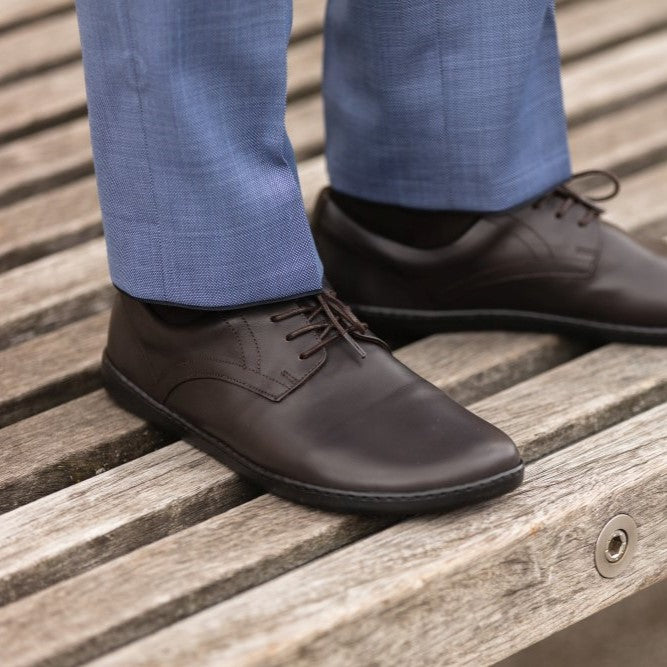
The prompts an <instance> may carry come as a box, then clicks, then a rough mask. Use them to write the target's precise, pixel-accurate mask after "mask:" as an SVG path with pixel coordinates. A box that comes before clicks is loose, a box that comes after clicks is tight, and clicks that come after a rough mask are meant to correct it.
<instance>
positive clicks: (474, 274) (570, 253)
mask: <svg viewBox="0 0 667 667" xmlns="http://www.w3.org/2000/svg"><path fill="white" fill-rule="evenodd" d="M569 199H570V198H569V197H568V194H567V190H566V189H559V190H557V191H555V192H554V193H552V194H551V195H549V196H546V197H544V198H543V199H542V200H541V201H540V202H538V203H536V204H534V205H526V206H523V207H521V208H518V209H517V210H514V211H510V212H507V213H503V214H497V215H496V214H494V215H486V216H484V217H483V218H481V219H480V220H479V221H478V222H476V223H475V224H474V225H473V226H472V227H471V228H470V229H469V230H468V231H467V232H466V233H465V234H464V235H463V236H462V237H461V238H459V239H458V240H457V241H455V242H453V243H451V244H448V245H444V246H442V247H438V248H434V249H419V248H413V247H410V246H406V245H402V244H399V243H396V242H394V241H392V240H390V239H387V238H384V237H382V236H379V235H376V234H372V233H370V232H369V231H367V230H366V229H364V228H363V227H361V226H360V225H358V224H357V223H356V222H355V221H354V220H352V219H350V218H349V217H348V216H347V215H345V213H343V211H341V210H340V208H338V207H337V206H336V205H335V203H334V202H333V201H332V200H331V198H330V197H329V193H328V191H327V190H325V191H324V192H323V193H322V195H321V197H320V200H319V203H318V206H317V209H316V215H315V221H314V232H315V238H316V241H317V245H318V249H319V251H320V255H321V257H322V259H323V262H324V265H325V268H326V271H327V274H328V276H329V279H330V280H331V282H332V284H333V285H334V286H335V288H336V289H337V290H338V291H339V292H340V294H341V295H342V296H343V298H345V299H346V300H347V301H348V302H350V303H351V304H357V305H372V306H383V307H388V308H405V309H424V310H437V311H445V310H466V309H487V310H489V309H511V310H516V311H530V312H536V313H550V314H553V315H560V316H566V317H576V318H584V319H586V320H594V321H599V322H605V323H612V324H616V323H618V324H624V325H631V326H642V327H667V250H666V249H665V248H664V247H663V248H651V247H649V246H647V245H644V244H642V243H640V242H638V241H637V240H635V239H633V238H632V237H630V236H628V235H627V234H625V233H624V232H622V231H621V230H620V229H618V228H616V227H614V226H612V225H610V224H608V223H607V222H605V221H604V220H602V219H600V217H599V215H598V211H597V210H595V207H594V206H593V207H592V208H591V206H589V205H587V204H586V202H585V201H583V200H582V199H579V198H576V197H575V198H574V199H572V200H570V201H568V200H569ZM566 202H567V203H566ZM565 203H566V205H565V206H564V204H565Z"/></svg>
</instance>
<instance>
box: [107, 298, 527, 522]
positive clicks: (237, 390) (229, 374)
mask: <svg viewBox="0 0 667 667" xmlns="http://www.w3.org/2000/svg"><path fill="white" fill-rule="evenodd" d="M317 298H318V297H317V296H316V297H311V298H305V299H301V300H298V301H295V302H291V303H290V302H280V303H275V304H270V305H264V306H257V307H252V308H246V309H243V310H234V311H222V312H209V313H205V314H203V315H202V317H200V318H199V319H197V320H195V321H194V322H192V323H190V324H184V325H174V324H168V323H166V322H164V321H163V320H161V319H159V318H158V317H157V316H156V315H155V313H154V311H153V310H152V309H151V308H150V307H149V306H147V305H146V304H144V303H142V302H140V301H137V300H135V299H133V298H131V297H128V296H127V295H124V294H122V293H118V295H117V297H116V300H115V304H114V307H113V313H112V318H111V323H110V331H109V342H108V347H107V350H106V357H107V359H108V361H109V362H110V363H111V364H112V365H113V368H114V369H115V371H114V372H117V373H118V374H120V375H122V377H123V378H124V380H123V381H127V382H128V383H131V385H133V386H134V387H135V388H138V389H139V390H141V391H142V392H144V393H145V394H146V399H147V400H148V399H150V401H152V402H153V403H154V404H159V405H160V406H162V407H163V408H165V409H166V410H168V411H169V412H170V413H171V414H172V415H176V416H178V417H179V418H180V419H182V420H185V421H186V422H187V423H188V424H191V425H193V426H194V427H196V429H199V430H201V431H203V432H205V433H206V434H208V435H210V436H211V437H212V438H213V439H215V440H216V441H218V442H222V443H225V445H226V446H228V447H231V448H232V449H233V450H234V451H235V452H237V453H238V454H239V456H240V457H241V458H243V459H245V460H247V461H249V462H250V463H251V464H252V465H254V466H258V467H259V468H261V469H262V470H263V471H264V472H265V473H267V474H269V475H275V476H279V477H281V478H283V479H286V480H288V481H289V480H291V481H294V482H297V483H301V484H308V485H315V486H317V487H321V488H325V489H329V490H336V491H337V492H342V493H345V492H347V491H349V492H355V493H372V494H401V495H403V496H405V497H408V500H409V495H410V494H411V493H419V492H428V491H437V490H443V489H448V488H452V487H457V486H460V485H474V484H475V483H477V482H483V481H484V480H487V479H488V478H492V477H494V476H498V475H503V474H504V473H507V472H508V471H512V470H514V471H515V472H516V470H517V467H519V466H521V460H520V457H519V454H518V452H517V449H516V447H515V445H514V444H513V442H512V441H511V440H510V438H509V437H508V436H506V435H505V434H504V433H502V432H501V431H500V430H498V429H497V428H495V427H494V426H492V425H490V424H488V423H487V422H485V421H484V420H482V419H481V418H479V417H477V416H475V415H473V414H472V413H470V412H469V411H467V410H466V409H465V408H463V407H461V406H460V405H458V404H457V403H455V402H454V401H453V400H451V399H450V398H449V397H448V396H446V395H445V394H444V393H443V392H441V391H440V390H439V389H437V388H436V387H434V386H433V385H431V384H430V383H429V382H427V381H425V380H424V379H423V378H421V377H419V376H418V375H416V374H415V373H413V372H412V371H411V370H409V369H408V368H407V367H406V366H404V365H403V364H401V363H400V362H399V361H398V360H397V359H395V358H394V356H393V355H392V354H391V352H390V351H389V350H388V348H387V347H386V346H385V344H384V343H383V342H382V341H381V340H379V339H378V338H377V337H375V336H374V335H373V334H372V333H371V332H369V331H367V330H365V329H364V328H362V327H361V326H360V323H358V321H356V319H355V320H354V321H356V322H357V323H358V324H357V325H355V326H352V325H351V324H350V322H351V321H352V320H346V319H345V317H343V316H341V317H340V318H339V324H341V323H342V324H344V325H345V329H344V330H345V331H348V330H349V331H352V333H351V334H349V335H351V336H352V337H353V338H354V343H355V344H356V345H357V346H358V347H359V348H360V349H359V350H356V349H355V348H354V347H353V345H351V344H348V343H349V341H347V340H345V339H344V338H343V337H342V335H340V334H339V333H338V332H337V330H336V328H335V327H334V326H333V325H331V323H330V322H327V316H326V313H324V312H322V310H321V309H320V311H319V312H318V311H317V303H318V302H317ZM332 298H334V297H332ZM327 303H329V301H327ZM302 310H304V311H306V312H305V313H304V312H300V311H302ZM289 313H292V314H291V315H290V314H289ZM350 317H353V316H352V315H351V313H350ZM281 318H282V319H281ZM325 326H326V327H328V330H326V331H325V330H324V327H325ZM311 327H319V329H314V330H309V328H311ZM299 329H303V332H302V333H301V334H299V335H296V336H294V332H295V331H297V330H299ZM327 341H328V342H327ZM324 342H327V344H324ZM318 346H320V347H319V349H316V348H317V347H318ZM313 350H316V351H314V352H312V351H313ZM362 354H363V355H365V356H363V357H362V356H361V355H362ZM304 356H306V358H303V357H304ZM138 413H139V414H142V412H141V410H139V411H138ZM222 460H224V461H225V462H226V463H228V464H230V461H229V460H227V459H225V458H224V457H223V458H222ZM232 463H233V462H232ZM518 481H520V480H518V479H517V480H516V482H517V483H518ZM515 485H516V484H514V486H515ZM443 498H444V496H443ZM314 504H317V503H314ZM445 504H446V503H444V502H440V505H442V506H444V505H445ZM440 505H438V503H437V502H436V503H435V505H434V506H433V507H432V509H438V507H439V506H440ZM350 508H351V509H355V507H354V505H351V506H350Z"/></svg>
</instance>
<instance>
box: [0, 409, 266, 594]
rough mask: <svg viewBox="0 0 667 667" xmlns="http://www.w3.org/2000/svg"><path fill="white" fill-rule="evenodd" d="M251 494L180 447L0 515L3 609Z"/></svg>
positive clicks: (190, 450)
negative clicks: (11, 601)
mask: <svg viewBox="0 0 667 667" xmlns="http://www.w3.org/2000/svg"><path fill="white" fill-rule="evenodd" d="M79 400H80V401H82V400H85V399H79ZM123 417H125V415H123ZM121 418H122V417H121ZM98 425H99V424H98ZM137 426H139V425H138V424H137ZM10 428H11V427H10ZM256 494H257V492H256V491H254V490H253V489H251V487H250V486H248V485H246V484H245V483H243V482H241V481H240V480H239V479H238V477H237V476H236V475H234V474H233V473H231V472H230V471H228V470H227V469H226V468H224V467H223V466H222V465H220V464H219V463H218V462H217V461H215V460H214V459H212V458H210V457H208V456H205V455H204V454H201V453H199V452H198V451H197V450H195V449H193V448H192V447H190V446H189V445H187V444H185V443H183V442H179V443H175V444H173V445H168V446H166V447H163V448H161V449H158V450H157V451H154V452H151V453H149V454H146V455H145V456H142V457H141V458H139V459H137V460H134V461H130V462H129V463H125V464H123V465H121V466H118V467H117V468H114V469H112V470H110V471H108V472H103V473H101V474H100V475H98V476H96V477H93V478H91V479H87V480H84V481H81V482H79V483H78V484H74V485H73V486H69V487H67V488H65V489H62V490H60V491H57V492H56V493H52V494H50V495H49V496H46V497H44V498H40V499H39V500H36V501H34V502H32V503H30V504H28V505H24V506H22V507H19V508H17V509H15V510H13V511H11V512H8V513H6V514H4V515H2V516H1V517H0V604H6V603H7V602H8V601H10V600H13V599H16V598H18V597H21V596H24V595H28V594H30V593H32V592H33V591H35V590H39V589H41V588H43V587H45V586H49V585H50V584H53V583H55V582H57V581H59V580H61V579H63V578H66V577H69V576H72V574H74V573H76V572H81V571H86V570H89V569H91V568H93V567H95V566H96V565H99V564H100V563H102V562H105V561H108V560H110V559H112V558H114V557H117V556H119V555H121V554H123V553H126V552H128V551H131V550H132V549H136V548H137V547H139V546H141V545H143V544H146V543H147V542H152V541H155V540H158V539H160V538H161V537H164V536H166V535H169V534H171V533H174V532H176V531H178V530H181V529H183V528H185V527H187V526H190V525H192V524H195V523H198V522H199V521H203V520H204V519H207V518H209V517H210V516H212V515H214V514H216V513H219V512H224V510H226V509H228V508H230V507H233V506H234V505H237V504H239V503H240V502H243V501H244V500H247V499H249V498H251V497H253V496H254V495H256Z"/></svg>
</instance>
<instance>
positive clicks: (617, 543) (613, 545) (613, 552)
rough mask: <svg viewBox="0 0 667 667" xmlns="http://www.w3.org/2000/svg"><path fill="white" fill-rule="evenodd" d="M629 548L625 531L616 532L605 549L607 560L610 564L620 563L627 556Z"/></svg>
mask: <svg viewBox="0 0 667 667" xmlns="http://www.w3.org/2000/svg"><path fill="white" fill-rule="evenodd" d="M627 548H628V534H627V533H626V532H625V531H624V530H620V529H619V530H616V531H614V533H613V534H612V536H611V538H610V539H609V543H608V544H607V548H606V549H605V552H604V555H605V558H606V559H607V560H608V561H609V562H610V563H618V561H619V560H621V558H623V556H624V555H625V551H626V549H627Z"/></svg>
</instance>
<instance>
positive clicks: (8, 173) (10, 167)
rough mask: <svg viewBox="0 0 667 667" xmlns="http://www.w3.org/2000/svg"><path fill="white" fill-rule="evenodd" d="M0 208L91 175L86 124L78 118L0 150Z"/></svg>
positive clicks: (90, 154) (90, 156)
mask: <svg viewBox="0 0 667 667" xmlns="http://www.w3.org/2000/svg"><path fill="white" fill-rule="evenodd" d="M0 164H2V165H3V167H4V168H3V170H2V173H1V174H0V205H3V204H10V203H12V202H14V201H16V200H17V199H20V198H22V197H26V196H28V195H30V194H33V193H34V192H38V191H39V190H44V189H46V188H49V187H53V186H55V185H58V184H60V183H63V182H64V181H67V180H72V179H73V178H76V177H77V176H83V175H85V174H89V173H92V169H93V166H92V152H91V148H90V134H89V131H88V120H87V119H86V118H81V119H78V120H74V121H71V122H68V123H65V124H63V125H59V126H57V127H55V128H52V129H49V130H45V131H43V132H40V133H38V134H35V135H31V136H29V137H28V138H25V139H17V140H16V141H13V142H11V143H9V144H6V145H4V146H2V147H0Z"/></svg>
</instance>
